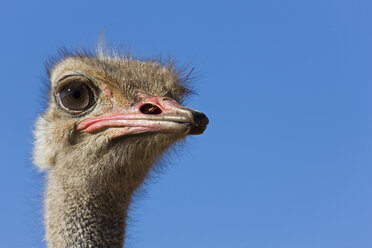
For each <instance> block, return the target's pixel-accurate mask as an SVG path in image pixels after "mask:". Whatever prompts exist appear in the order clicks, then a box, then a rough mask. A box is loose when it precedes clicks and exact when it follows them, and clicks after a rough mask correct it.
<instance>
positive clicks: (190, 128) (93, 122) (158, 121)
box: [77, 94, 209, 137]
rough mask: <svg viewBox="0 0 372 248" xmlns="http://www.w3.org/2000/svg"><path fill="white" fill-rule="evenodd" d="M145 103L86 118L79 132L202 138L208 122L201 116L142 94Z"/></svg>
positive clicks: (172, 103) (167, 100)
mask: <svg viewBox="0 0 372 248" xmlns="http://www.w3.org/2000/svg"><path fill="white" fill-rule="evenodd" d="M141 96H144V97H143V98H142V100H141V101H140V102H139V103H138V104H136V105H134V106H133V107H131V108H129V109H124V108H116V109H115V111H114V112H112V113H110V114H109V115H103V116H98V117H92V118H86V119H84V120H83V121H81V122H80V123H78V125H77V130H83V131H85V132H88V133H96V132H100V131H102V130H106V129H108V128H115V135H114V136H115V137H117V136H123V135H128V134H138V133H148V132H159V133H175V134H180V135H196V134H202V133H203V132H204V130H205V129H206V128H207V124H208V122H209V120H208V118H207V116H206V115H205V114H203V113H202V112H199V111H196V110H193V109H189V108H186V107H184V106H182V105H180V104H179V103H177V102H176V101H174V100H173V99H171V98H167V97H153V96H149V95H144V94H142V95H141Z"/></svg>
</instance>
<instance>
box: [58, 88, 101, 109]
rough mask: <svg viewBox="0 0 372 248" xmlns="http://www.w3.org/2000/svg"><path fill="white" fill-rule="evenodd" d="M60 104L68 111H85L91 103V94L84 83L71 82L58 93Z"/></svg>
mask: <svg viewBox="0 0 372 248" xmlns="http://www.w3.org/2000/svg"><path fill="white" fill-rule="evenodd" d="M59 97H60V100H61V103H62V105H63V106H64V107H66V108H68V109H70V110H85V109H87V108H88V107H90V106H91V104H92V103H93V100H94V99H93V98H94V96H93V92H92V90H91V89H90V88H89V86H87V85H86V84H84V83H80V82H73V83H70V84H68V85H66V86H65V87H64V88H63V89H62V90H61V91H60V93H59Z"/></svg>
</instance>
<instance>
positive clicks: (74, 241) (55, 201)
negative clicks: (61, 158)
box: [45, 169, 148, 248]
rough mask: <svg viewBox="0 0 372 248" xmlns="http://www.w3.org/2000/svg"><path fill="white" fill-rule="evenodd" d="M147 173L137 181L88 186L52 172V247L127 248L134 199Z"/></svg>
mask: <svg viewBox="0 0 372 248" xmlns="http://www.w3.org/2000/svg"><path fill="white" fill-rule="evenodd" d="M147 171H148V170H146V171H145V172H144V173H143V174H142V173H141V174H142V175H139V177H138V179H139V180H137V181H133V180H130V181H128V180H126V178H128V177H125V176H124V177H122V178H120V177H118V176H117V177H110V180H105V179H102V178H101V179H100V180H97V181H95V182H93V183H87V184H86V183H85V182H81V183H75V182H76V180H75V179H74V176H73V175H70V176H71V178H66V175H64V174H61V173H60V172H59V170H58V169H52V170H50V171H49V174H48V184H47V191H46V200H45V212H46V219H45V222H46V240H47V243H48V247H51V248H59V247H110V248H119V247H120V248H121V247H123V244H124V234H125V226H126V217H127V210H128V206H129V204H130V199H131V196H132V194H133V191H134V189H135V188H137V187H138V186H139V185H140V183H141V182H142V181H143V179H144V177H145V176H144V174H147ZM67 177H68V175H67Z"/></svg>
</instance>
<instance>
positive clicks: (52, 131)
mask: <svg viewBox="0 0 372 248" xmlns="http://www.w3.org/2000/svg"><path fill="white" fill-rule="evenodd" d="M49 80H50V85H51V87H50V94H49V106H48V108H47V110H46V112H45V113H44V114H43V115H42V116H41V117H40V118H39V119H38V121H37V123H36V130H35V151H34V160H35V163H36V165H37V166H38V167H40V168H41V169H50V171H55V172H56V173H58V176H59V178H60V179H61V180H63V181H64V184H66V185H69V186H77V187H82V188H88V189H89V188H92V187H93V188H97V187H101V186H102V185H105V186H110V187H115V185H116V183H117V182H118V181H125V190H128V191H129V192H130V191H132V190H134V189H135V188H136V187H138V186H139V184H140V183H141V182H142V181H143V179H144V178H145V176H146V175H147V173H148V170H149V169H150V168H151V166H152V164H153V163H154V162H155V161H156V159H157V158H158V157H159V155H161V154H162V153H163V152H164V151H165V150H166V149H167V148H168V147H169V146H170V145H171V144H173V143H174V142H176V141H178V140H180V139H184V138H185V137H186V136H187V135H189V134H201V133H203V131H204V130H205V128H206V125H207V124H208V119H207V117H206V116H205V115H204V114H203V113H201V112H199V111H195V110H192V109H189V108H186V107H183V106H182V105H181V103H182V101H183V100H184V99H185V97H186V96H187V95H188V94H189V92H190V90H189V89H188V88H187V85H186V83H185V81H186V80H183V79H181V78H180V72H178V71H177V70H176V69H175V68H174V66H172V65H162V64H161V63H159V62H154V61H139V60H136V59H133V58H130V57H123V56H104V55H102V54H101V55H98V56H92V55H87V54H73V55H70V56H65V57H64V58H63V59H61V60H60V61H59V62H58V63H56V64H55V65H54V66H53V67H52V68H50V69H49ZM123 190H124V189H123Z"/></svg>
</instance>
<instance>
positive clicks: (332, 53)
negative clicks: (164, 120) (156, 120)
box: [0, 0, 372, 248]
mask: <svg viewBox="0 0 372 248" xmlns="http://www.w3.org/2000/svg"><path fill="white" fill-rule="evenodd" d="M103 29H106V37H107V40H108V41H109V42H112V43H114V44H124V45H125V46H130V47H131V49H132V50H133V51H135V54H137V55H140V56H143V57H146V56H152V55H157V54H165V55H168V54H172V55H174V56H176V57H177V58H178V60H179V61H180V62H181V63H184V64H187V63H191V64H192V65H193V66H195V67H196V68H197V70H199V71H200V74H201V77H200V78H199V79H198V80H197V81H196V82H195V86H196V88H197V90H198V92H199V94H198V95H197V96H194V97H192V98H191V99H190V101H188V103H189V106H190V107H192V108H196V109H199V110H202V111H203V112H205V113H207V114H208V117H209V118H210V125H209V127H208V129H207V131H206V132H205V134H204V135H202V136H198V137H192V138H190V139H188V145H187V146H186V147H183V148H182V147H181V148H180V149H179V150H178V151H179V153H178V154H177V156H174V157H173V158H172V161H171V166H169V169H168V170H167V171H166V172H165V173H164V174H163V175H161V176H160V177H159V180H158V181H157V182H156V183H152V184H151V185H149V187H147V189H148V194H147V196H146V197H145V198H143V199H141V200H140V201H139V202H137V203H136V204H135V208H134V210H133V211H132V212H131V217H132V218H131V221H130V225H129V229H128V232H129V233H128V234H129V235H128V236H129V239H128V247H133V248H147V247H162V248H167V247H169V248H170V247H172V248H173V247H178V248H190V247H202V248H205V247H213V248H226V247H234V248H370V247H372V98H371V94H372V72H371V69H372V2H371V1H369V0H365V1H358V0H337V1H336V0H333V1H332V0H312V1H310V0H309V1H301V0H292V1H291V0H282V1H274V0H252V1H249V0H248V1H234V0H232V1H224V2H222V1H196V0H189V1H170V0H169V1H163V0H157V1H141V0H139V1H111V0H107V1H12V2H10V1H3V2H2V3H1V4H0V30H1V31H0V32H1V38H0V49H1V56H0V68H1V98H0V106H1V109H2V111H1V122H0V125H1V131H2V134H1V140H0V153H1V156H0V161H1V163H0V165H1V166H0V197H1V202H0V242H1V245H0V246H1V247H7V248H12V247H16V248H22V247H45V244H44V243H43V241H42V238H43V225H42V193H41V192H42V189H43V185H44V183H43V174H41V173H39V172H37V170H36V169H34V168H33V165H32V162H31V153H32V126H33V123H34V122H35V119H36V117H37V115H38V113H40V112H41V111H42V110H43V103H42V100H41V96H42V94H43V92H44V91H43V83H42V81H43V80H44V79H45V72H44V68H43V63H44V61H45V60H46V59H47V58H48V57H49V56H53V55H55V54H56V50H57V49H58V48H61V47H63V46H65V47H81V46H86V47H92V46H94V44H95V43H96V42H97V40H98V37H99V34H100V32H101V31H102V30H103Z"/></svg>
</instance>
